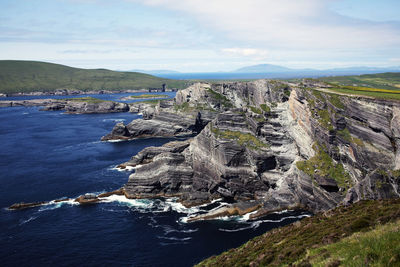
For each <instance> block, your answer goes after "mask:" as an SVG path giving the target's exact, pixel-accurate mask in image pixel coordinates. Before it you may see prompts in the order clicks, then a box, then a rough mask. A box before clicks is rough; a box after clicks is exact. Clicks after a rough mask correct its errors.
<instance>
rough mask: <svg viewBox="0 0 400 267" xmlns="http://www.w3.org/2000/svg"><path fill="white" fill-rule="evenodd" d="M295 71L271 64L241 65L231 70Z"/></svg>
mask: <svg viewBox="0 0 400 267" xmlns="http://www.w3.org/2000/svg"><path fill="white" fill-rule="evenodd" d="M292 71H296V70H294V69H289V68H286V67H282V66H278V65H272V64H259V65H253V66H248V67H243V68H240V69H237V70H234V71H232V72H236V73H285V72H292Z"/></svg>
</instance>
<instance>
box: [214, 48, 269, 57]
mask: <svg viewBox="0 0 400 267" xmlns="http://www.w3.org/2000/svg"><path fill="white" fill-rule="evenodd" d="M221 51H222V52H223V53H226V54H229V55H234V56H245V57H248V56H257V57H266V56H267V55H268V52H267V51H266V50H261V49H255V48H223V49H221Z"/></svg>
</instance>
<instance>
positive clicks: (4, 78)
mask: <svg viewBox="0 0 400 267" xmlns="http://www.w3.org/2000/svg"><path fill="white" fill-rule="evenodd" d="M164 83H165V84H167V86H168V87H169V88H178V89H182V88H185V87H186V85H187V82H186V81H178V80H170V79H163V78H158V77H155V76H151V75H148V74H143V73H137V72H118V71H111V70H106V69H93V70H89V69H79V68H72V67H68V66H64V65H59V64H53V63H46V62H37V61H17V60H0V93H19V92H37V91H40V92H49V91H54V90H56V89H75V90H82V91H89V90H137V89H144V88H145V89H147V88H161V87H162V84H164Z"/></svg>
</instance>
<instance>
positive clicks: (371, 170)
mask: <svg viewBox="0 0 400 267" xmlns="http://www.w3.org/2000/svg"><path fill="white" fill-rule="evenodd" d="M399 108H400V105H399V103H398V102H395V101H390V100H380V99H374V98H365V97H349V96H345V95H338V94H332V93H331V91H330V90H329V85H326V84H324V83H319V82H306V83H296V84H295V83H284V82H277V81H269V80H259V81H254V82H247V83H239V82H235V83H223V84H195V85H193V86H191V87H189V88H187V89H185V90H182V91H179V92H178V93H177V95H176V97H175V99H174V100H167V101H160V102H158V104H156V105H154V106H153V107H148V106H147V107H146V108H144V109H143V111H142V112H143V119H142V120H135V121H133V122H131V123H129V124H128V125H123V124H117V125H116V126H115V127H114V129H113V131H112V132H111V133H110V134H109V135H107V136H106V137H104V138H103V140H111V139H131V138H138V137H147V136H167V137H173V136H191V137H192V138H191V139H189V140H186V141H183V142H174V143H168V144H166V145H164V146H162V147H159V148H156V147H151V148H146V149H145V150H143V151H142V152H140V153H139V154H138V155H136V156H134V157H133V158H132V159H131V160H130V161H128V162H127V163H124V164H122V167H127V166H131V167H135V172H134V173H133V174H131V176H130V177H129V181H128V183H127V184H126V185H125V186H124V192H125V195H126V196H127V197H128V198H143V197H144V198H150V197H159V196H177V197H179V198H180V200H181V201H182V203H183V204H184V205H186V206H192V205H198V204H202V203H205V202H209V201H211V200H213V199H218V198H225V199H227V200H230V201H231V202H232V204H231V205H230V206H227V207H224V208H221V209H220V210H216V211H213V213H212V214H205V215H202V216H200V217H197V218H192V219H193V220H196V219H208V218H212V217H216V216H222V215H232V214H245V213H248V212H253V211H255V210H257V211H255V212H254V213H252V214H251V218H254V217H257V216H263V215H265V214H267V213H269V212H271V211H276V210H281V209H287V208H306V209H308V210H311V211H313V212H317V211H321V210H328V209H331V208H334V207H335V206H337V205H339V204H348V203H352V202H357V201H359V200H361V199H382V198H391V197H398V196H399V192H398V186H399V183H400V180H399V176H400V172H398V171H397V169H399V164H400V162H399V153H400V152H398V151H399V149H398V146H399V144H400V143H399V129H400V128H399V123H400V118H399Z"/></svg>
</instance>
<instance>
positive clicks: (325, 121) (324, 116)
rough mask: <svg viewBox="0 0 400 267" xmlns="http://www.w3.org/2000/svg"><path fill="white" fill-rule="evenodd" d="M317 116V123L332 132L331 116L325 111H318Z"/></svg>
mask: <svg viewBox="0 0 400 267" xmlns="http://www.w3.org/2000/svg"><path fill="white" fill-rule="evenodd" d="M317 114H318V116H319V119H318V121H319V123H320V124H321V125H322V126H323V127H324V128H326V129H328V130H333V125H332V123H331V116H330V114H329V111H328V110H326V109H319V110H317Z"/></svg>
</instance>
